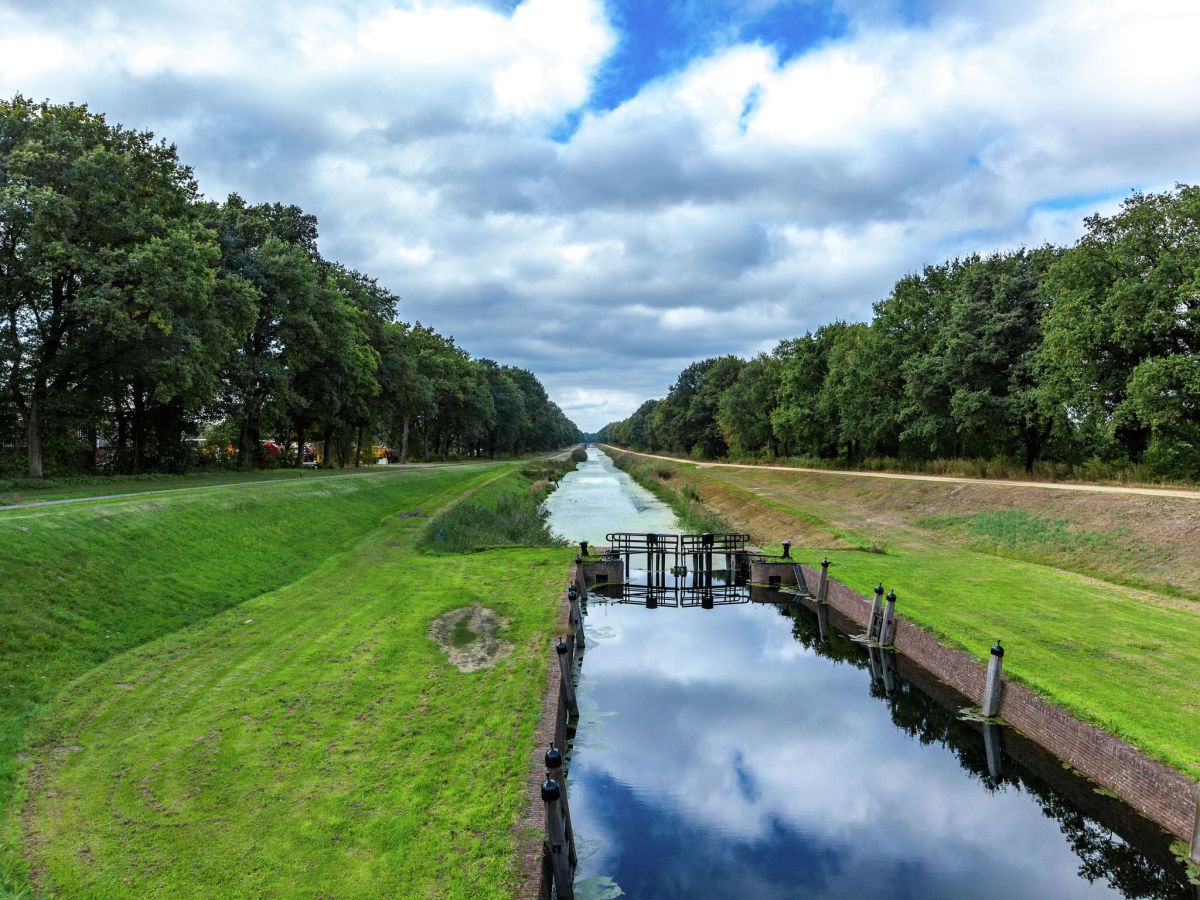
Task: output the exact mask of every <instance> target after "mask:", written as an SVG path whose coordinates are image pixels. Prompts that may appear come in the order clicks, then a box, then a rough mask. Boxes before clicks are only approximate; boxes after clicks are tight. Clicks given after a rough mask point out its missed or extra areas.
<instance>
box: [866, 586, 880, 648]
mask: <svg viewBox="0 0 1200 900" xmlns="http://www.w3.org/2000/svg"><path fill="white" fill-rule="evenodd" d="M882 624H883V585H882V584H877V585H875V599H874V600H873V601H871V617H870V618H869V619H867V639H868V640H872V641H874V640H877V639H878V638H879V626H880V625H882Z"/></svg>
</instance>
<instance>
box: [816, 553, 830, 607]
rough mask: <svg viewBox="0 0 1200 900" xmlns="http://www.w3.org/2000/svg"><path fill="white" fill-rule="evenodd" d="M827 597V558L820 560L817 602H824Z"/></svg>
mask: <svg viewBox="0 0 1200 900" xmlns="http://www.w3.org/2000/svg"><path fill="white" fill-rule="evenodd" d="M828 598H829V560H828V559H823V560H821V580H820V581H818V582H817V602H818V603H825V602H826V601H827V600H828Z"/></svg>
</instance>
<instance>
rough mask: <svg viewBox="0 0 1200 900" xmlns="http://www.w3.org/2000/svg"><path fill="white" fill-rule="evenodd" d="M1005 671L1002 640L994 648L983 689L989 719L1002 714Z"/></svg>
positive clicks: (985, 713) (984, 705)
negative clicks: (1001, 700) (1001, 698)
mask: <svg viewBox="0 0 1200 900" xmlns="http://www.w3.org/2000/svg"><path fill="white" fill-rule="evenodd" d="M1003 670H1004V648H1003V647H1001V646H1000V640H999V639H997V640H996V646H995V647H993V648H992V656H991V658H990V659H989V660H988V669H987V682H986V684H985V685H984V688H983V714H984V715H985V716H987V717H988V718H989V719H990V718H991V717H992V716H995V715H999V714H1000V691H1001V688H1002V687H1003V680H1002V678H1001V676H1002V674H1003Z"/></svg>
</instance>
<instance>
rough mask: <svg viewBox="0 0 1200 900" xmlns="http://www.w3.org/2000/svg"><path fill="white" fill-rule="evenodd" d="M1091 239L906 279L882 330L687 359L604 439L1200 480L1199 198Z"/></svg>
mask: <svg viewBox="0 0 1200 900" xmlns="http://www.w3.org/2000/svg"><path fill="white" fill-rule="evenodd" d="M1086 227H1087V231H1086V233H1085V234H1084V236H1083V237H1082V238H1081V239H1080V240H1079V241H1078V243H1077V244H1076V245H1075V246H1074V247H1071V248H1058V247H1050V246H1044V247H1038V248H1035V249H1032V250H1030V249H1020V250H1016V251H1012V252H1007V253H996V254H992V255H990V256H970V257H967V258H965V259H955V260H951V261H948V262H945V263H942V264H940V265H930V266H926V267H925V268H924V270H923V271H921V272H919V273H911V274H908V275H905V276H904V277H903V278H901V279H899V280H898V281H897V282H896V284H895V286H894V288H893V289H892V291H891V292H890V294H889V295H888V296H887V297H886V298H884V299H883V300H880V301H879V302H878V303H876V304H875V306H874V316H873V318H872V319H871V321H870V322H864V323H846V322H841V321H838V322H833V323H830V324H828V325H823V326H821V327H820V328H817V329H816V330H815V331H811V332H808V333H806V334H804V335H802V336H801V337H799V338H794V339H789V340H784V341H781V342H780V343H779V345H778V346H777V347H776V348H775V350H774V352H772V353H771V354H769V355H766V354H764V355H760V356H758V357H756V358H755V359H753V360H750V361H749V362H744V363H743V362H742V361H740V360H736V359H735V358H732V357H721V358H719V359H708V360H701V361H699V362H696V363H693V364H692V365H690V366H688V367H687V368H686V369H685V370H684V371H683V372H682V373H681V374H680V376H679V379H678V380H677V381H676V383H675V384H674V385H673V386H672V387H671V389H670V391H669V392H668V393H667V396H666V397H664V398H663V399H662V400H661V401H647V403H646V404H643V406H642V407H640V408H639V409H638V411H637V412H635V413H634V414H633V415H632V416H630V417H629V418H628V419H625V420H623V421H619V422H613V423H610V424H609V425H606V426H605V427H604V428H603V429H602V430H601V432H600V434H599V436H600V438H601V439H602V440H606V441H611V442H614V443H617V444H621V445H625V446H631V447H637V448H646V449H652V450H669V451H674V452H678V453H687V454H692V455H694V456H700V457H712V456H720V455H724V454H726V453H733V454H735V455H738V456H746V457H774V456H789V455H791V456H800V457H807V458H810V459H814V460H837V461H840V462H843V463H849V464H858V463H862V462H864V461H868V460H871V459H900V460H904V461H908V462H910V463H913V464H920V463H924V462H928V461H932V460H938V459H945V458H972V459H982V460H989V459H992V460H995V459H1000V460H1010V461H1012V462H1013V463H1014V464H1015V465H1020V466H1023V467H1024V468H1025V469H1026V470H1027V471H1032V470H1033V469H1034V467H1035V466H1036V465H1037V464H1038V463H1039V462H1044V461H1045V462H1055V463H1065V464H1070V465H1077V464H1082V463H1086V462H1088V461H1100V462H1102V463H1104V464H1107V465H1110V466H1113V467H1116V468H1121V467H1127V466H1133V465H1141V466H1142V467H1143V468H1144V471H1145V472H1147V473H1148V474H1150V475H1153V476H1159V477H1170V478H1182V479H1190V480H1197V479H1200V362H1198V361H1197V359H1198V358H1197V355H1196V353H1197V350H1198V349H1200V188H1196V187H1190V186H1185V185H1180V186H1178V187H1177V188H1176V189H1175V190H1174V191H1168V192H1165V193H1162V194H1134V195H1132V196H1131V197H1129V198H1128V199H1127V200H1126V201H1125V203H1124V204H1123V206H1122V208H1121V210H1120V211H1119V212H1117V213H1116V214H1114V215H1111V216H1100V215H1095V216H1092V217H1091V218H1089V219H1087V221H1086ZM717 371H720V372H722V373H725V374H724V375H721V376H718V375H714V376H713V377H711V378H710V377H709V376H708V373H710V372H717ZM714 429H715V431H714ZM714 434H718V435H719V436H720V440H717V439H714Z"/></svg>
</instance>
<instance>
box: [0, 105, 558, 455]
mask: <svg viewBox="0 0 1200 900" xmlns="http://www.w3.org/2000/svg"><path fill="white" fill-rule="evenodd" d="M397 303H398V298H397V297H396V296H395V295H394V294H392V293H391V292H390V291H389V290H388V289H387V288H385V287H383V286H382V285H380V284H379V283H378V282H377V281H376V280H375V279H373V278H371V277H369V276H367V275H364V274H363V273H361V272H356V271H354V270H352V269H349V268H347V267H345V266H343V265H341V264H340V263H338V262H336V261H333V260H328V259H325V258H324V257H322V256H321V254H320V252H319V250H318V248H317V220H316V218H315V217H314V216H312V215H311V214H308V213H305V212H304V211H303V210H301V209H300V208H299V207H297V206H294V205H285V204H281V203H259V204H250V203H247V202H246V201H245V200H243V199H242V198H241V197H239V196H237V195H231V196H230V197H229V198H228V199H227V200H226V201H225V202H224V203H218V202H213V201H211V200H206V199H204V198H203V197H202V196H201V195H200V193H199V190H198V187H197V184H196V181H195V179H194V178H193V175H192V171H191V169H190V168H188V167H187V166H185V165H183V164H182V163H181V162H180V160H179V158H178V156H177V153H176V149H175V147H174V146H172V145H169V144H167V143H165V142H163V141H156V140H155V139H154V136H153V135H152V134H151V133H149V132H145V131H136V130H130V129H127V128H124V127H122V126H120V125H111V124H109V123H108V122H107V121H106V119H105V117H104V116H103V115H100V114H95V113H92V112H90V111H89V110H88V108H87V107H86V106H83V105H75V104H66V105H55V104H51V103H49V102H40V103H39V102H32V101H30V100H28V99H26V98H24V97H21V96H17V97H16V98H14V99H13V100H11V101H0V363H2V366H3V371H2V374H0V379H2V380H0V469H2V468H7V469H10V470H12V469H15V468H16V467H17V466H23V468H25V470H26V471H27V473H28V475H29V477H32V478H40V477H42V476H43V475H44V474H46V473H47V472H51V473H61V472H71V471H81V470H88V469H90V468H93V467H94V466H95V465H96V459H97V448H99V447H105V448H109V450H110V451H111V452H110V454H109V459H110V462H111V465H112V467H113V468H114V469H115V470H116V471H125V472H146V471H182V470H185V469H188V468H190V467H192V466H194V465H196V464H197V463H199V462H202V461H203V460H204V459H205V457H204V456H203V454H202V453H201V452H200V450H199V449H198V448H199V446H200V442H199V440H198V439H199V438H200V437H201V436H204V435H207V436H208V437H209V438H210V440H209V442H208V443H209V445H210V447H211V446H214V445H220V446H224V447H229V448H232V452H233V453H234V454H235V455H234V457H233V459H232V460H231V462H232V463H234V464H237V465H241V466H246V467H252V466H260V465H263V464H265V463H267V462H268V461H269V460H268V454H269V453H271V452H278V451H277V449H276V445H275V444H273V443H268V441H267V439H268V438H270V439H273V441H274V442H277V443H278V444H280V445H282V447H283V448H284V452H283V453H282V454H281V459H282V460H283V461H284V462H285V463H286V464H292V465H297V466H298V465H301V464H302V461H303V457H304V453H303V447H304V444H305V441H307V440H320V441H322V442H323V444H324V463H325V465H332V464H333V460H334V458H335V457H337V458H338V460H339V461H340V462H342V463H345V462H347V461H349V460H350V459H351V458H352V457H353V456H355V455H358V454H360V453H361V452H362V448H363V447H364V446H365V445H369V444H370V443H372V442H375V441H380V442H384V443H387V444H389V445H391V446H392V447H395V448H397V451H398V453H399V454H400V456H401V457H402V458H407V457H408V456H409V454H410V453H412V454H414V455H418V454H419V455H420V457H421V458H424V459H428V458H430V457H431V456H441V457H445V456H447V455H449V454H463V455H482V454H487V455H492V456H494V455H495V454H496V453H497V452H500V451H504V452H509V453H513V454H516V453H518V452H521V451H525V450H544V449H550V448H554V447H559V446H563V445H565V444H569V443H572V442H574V441H577V440H579V438H580V433H579V431H578V429H577V428H576V427H575V425H574V424H573V423H572V422H570V421H569V420H568V419H567V418H566V416H565V415H564V414H563V412H562V411H561V410H560V409H559V407H558V406H557V405H555V404H554V403H553V402H552V401H551V400H550V399H549V397H548V396H547V394H546V391H545V389H544V388H543V386H542V384H541V383H540V382H539V381H538V379H537V378H536V377H535V376H534V375H533V374H532V373H531V372H529V371H527V370H525V369H521V368H517V367H514V366H507V365H501V364H499V363H497V362H494V361H492V360H489V359H473V358H472V357H471V356H470V355H469V354H468V353H467V352H466V351H465V350H463V349H462V348H460V347H458V346H457V345H456V344H455V343H454V340H453V338H450V337H445V336H443V335H440V334H438V333H437V332H436V331H434V330H433V329H432V328H430V327H428V326H424V325H421V324H420V323H416V324H408V323H405V322H401V321H398V320H397V318H396V311H397Z"/></svg>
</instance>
